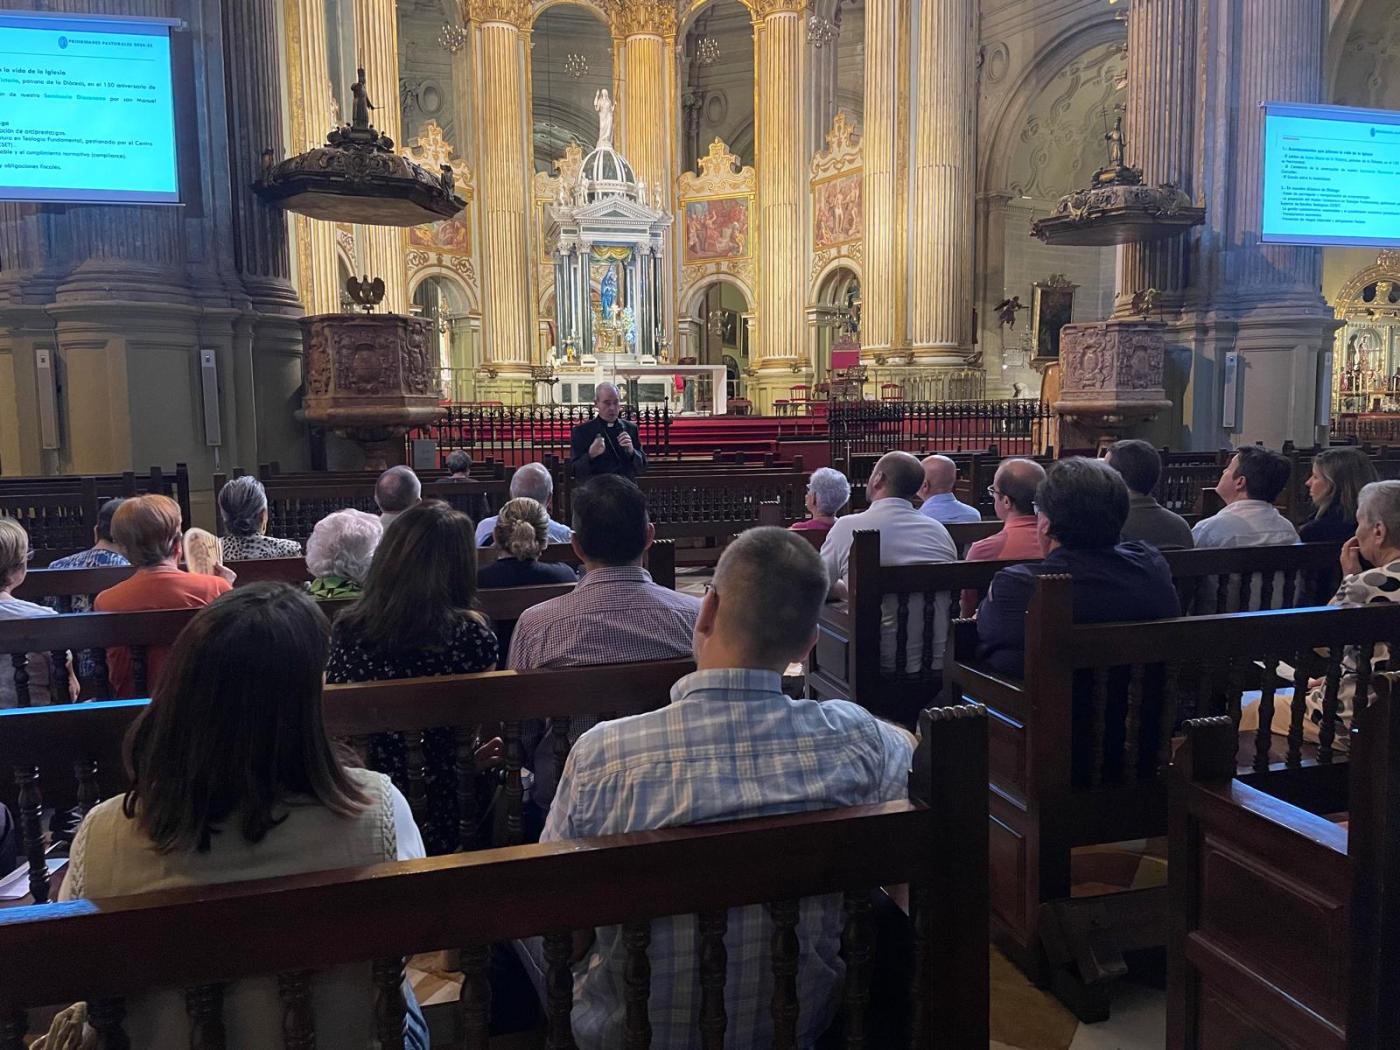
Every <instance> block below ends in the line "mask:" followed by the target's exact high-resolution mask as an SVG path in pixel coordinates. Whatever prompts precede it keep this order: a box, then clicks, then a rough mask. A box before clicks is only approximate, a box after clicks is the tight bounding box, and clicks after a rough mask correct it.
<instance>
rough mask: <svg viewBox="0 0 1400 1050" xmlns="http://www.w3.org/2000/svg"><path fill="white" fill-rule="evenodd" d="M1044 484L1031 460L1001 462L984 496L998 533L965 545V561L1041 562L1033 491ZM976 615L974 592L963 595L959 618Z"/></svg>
mask: <svg viewBox="0 0 1400 1050" xmlns="http://www.w3.org/2000/svg"><path fill="white" fill-rule="evenodd" d="M1044 480H1045V468H1044V467H1042V466H1041V465H1040V464H1039V463H1037V462H1036V461H1035V460H1033V459H1007V460H1003V461H1002V463H1001V465H1000V466H998V467H997V471H996V473H995V474H994V475H993V476H992V484H991V485H990V486H989V487H988V489H987V492H988V493H990V494H991V497H992V509H993V510H994V511H995V512H996V516H997V518H998V520H1000V521H1001V522H1002V526H1001V531H1000V532H998V533H995V534H993V535H991V536H986V537H983V538H982V539H980V540H976V541H975V542H973V543H971V544H969V545H968V548H967V554H965V555H964V556H963V560H964V561H1020V560H1025V559H1031V560H1036V559H1039V558H1040V531H1039V530H1038V529H1037V528H1036V519H1035V490H1036V489H1037V488H1038V487H1039V485H1040V483H1041V482H1042V481H1044ZM976 612H977V592H976V591H975V590H966V591H963V592H962V615H964V616H972V615H974V614H975V613H976Z"/></svg>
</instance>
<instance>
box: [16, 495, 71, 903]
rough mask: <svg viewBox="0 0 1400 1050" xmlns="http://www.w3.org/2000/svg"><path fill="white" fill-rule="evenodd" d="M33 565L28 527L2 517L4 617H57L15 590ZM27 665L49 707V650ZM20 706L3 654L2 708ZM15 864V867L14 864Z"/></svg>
mask: <svg viewBox="0 0 1400 1050" xmlns="http://www.w3.org/2000/svg"><path fill="white" fill-rule="evenodd" d="M28 567H29V534H28V533H27V532H25V531H24V526H22V525H21V524H20V523H19V522H17V521H15V520H14V519H13V518H0V620H25V619H29V618H30V617H33V616H54V615H56V614H55V613H54V611H53V610H52V609H50V608H48V607H47V606H44V605H36V604H35V603H34V602H27V601H25V600H24V599H23V598H16V597H15V596H14V594H13V593H11V592H13V591H14V589H15V588H16V587H18V586H19V585H20V584H21V583H23V582H24V577H25V576H26V575H27V574H28ZM24 668H25V670H26V671H27V672H28V673H29V703H30V704H31V705H33V706H36V707H37V706H41V705H44V706H47V705H48V703H49V702H50V701H51V700H52V699H53V697H52V693H51V692H50V689H49V687H50V684H51V683H52V682H53V678H52V674H53V664H52V662H51V660H50V657H49V654H48V653H30V654H29V655H28V657H27V658H26V659H25V662H24ZM68 679H69V681H68V699H69V700H73V701H76V700H77V699H78V680H77V679H76V678H74V677H73V674H72V671H71V670H70V671H69V673H68ZM18 706H19V697H18V695H17V694H16V692H15V666H14V661H13V659H12V658H11V656H10V654H9V653H0V708H11V707H18ZM12 867H13V866H12ZM10 871H11V868H0V877H3V876H5V875H8V874H9V873H10Z"/></svg>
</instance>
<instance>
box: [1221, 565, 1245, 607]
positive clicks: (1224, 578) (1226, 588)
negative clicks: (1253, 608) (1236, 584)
mask: <svg viewBox="0 0 1400 1050" xmlns="http://www.w3.org/2000/svg"><path fill="white" fill-rule="evenodd" d="M1233 578H1234V577H1232V576H1231V575H1230V574H1229V573H1228V572H1222V573H1221V574H1220V575H1219V576H1217V577H1216V578H1215V611H1216V612H1217V613H1223V612H1229V611H1230V581H1231V579H1233ZM1246 578H1247V577H1245V576H1241V577H1239V581H1240V593H1241V594H1242V595H1244V601H1243V602H1242V603H1241V604H1242V605H1248V604H1249V592H1248V591H1246V590H1245V589H1244V588H1245V580H1246Z"/></svg>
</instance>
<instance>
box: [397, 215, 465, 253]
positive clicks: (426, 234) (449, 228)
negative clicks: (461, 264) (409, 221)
mask: <svg viewBox="0 0 1400 1050" xmlns="http://www.w3.org/2000/svg"><path fill="white" fill-rule="evenodd" d="M408 243H409V245H410V246H411V247H414V248H426V249H428V250H429V251H437V252H448V253H450V254H452V255H470V254H471V251H472V228H471V226H470V224H469V223H468V221H467V213H466V212H465V211H463V212H462V213H461V214H460V215H458V216H456V217H454V218H451V219H441V220H439V221H438V222H430V223H428V224H427V225H426V226H410V227H409V228H408Z"/></svg>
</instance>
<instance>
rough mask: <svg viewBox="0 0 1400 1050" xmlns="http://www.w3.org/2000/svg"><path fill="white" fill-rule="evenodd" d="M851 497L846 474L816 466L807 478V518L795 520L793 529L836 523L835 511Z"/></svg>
mask: <svg viewBox="0 0 1400 1050" xmlns="http://www.w3.org/2000/svg"><path fill="white" fill-rule="evenodd" d="M850 499H851V483H850V482H849V481H847V480H846V475H845V474H842V473H841V472H840V471H839V470H833V469H832V468H831V467H818V468H817V469H816V470H814V471H812V476H811V477H809V478H808V479H807V499H806V506H807V514H808V515H809V516H808V517H807V518H805V519H803V520H802V521H795V522H793V523H792V525H790V526H789V528H793V529H829V528H831V526H833V525H835V524H836V515H837V512H839V511H840V510H841V508H842V507H844V506H845V505H846V504H847V503H848V502H849V501H850Z"/></svg>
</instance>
